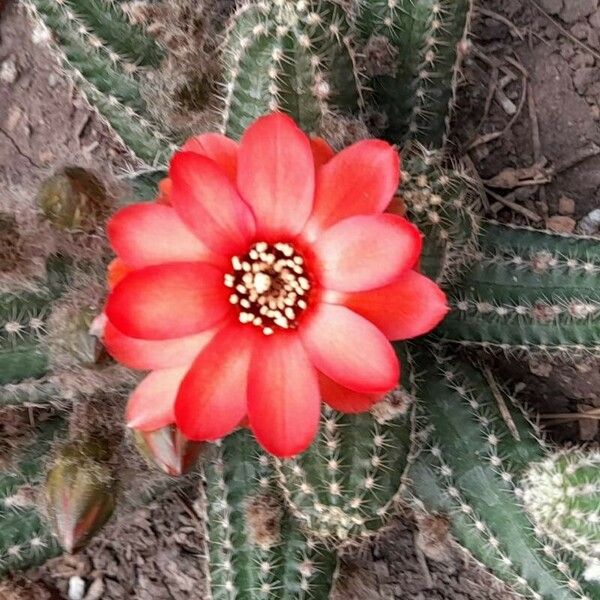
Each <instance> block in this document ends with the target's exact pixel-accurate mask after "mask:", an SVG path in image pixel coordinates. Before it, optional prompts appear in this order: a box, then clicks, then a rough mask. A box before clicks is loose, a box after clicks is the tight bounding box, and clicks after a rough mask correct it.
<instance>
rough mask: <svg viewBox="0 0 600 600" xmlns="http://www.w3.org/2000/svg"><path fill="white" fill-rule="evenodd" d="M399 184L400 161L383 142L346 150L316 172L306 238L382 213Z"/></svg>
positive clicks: (360, 143) (369, 141)
mask: <svg viewBox="0 0 600 600" xmlns="http://www.w3.org/2000/svg"><path fill="white" fill-rule="evenodd" d="M399 180H400V158H399V156H398V153H397V152H396V150H394V148H393V147H392V146H390V145H389V144H387V143H386V142H382V141H381V140H363V141H360V142H356V143H355V144H352V146H349V147H348V148H345V149H344V150H342V151H341V152H339V153H338V154H336V155H335V156H334V157H333V158H332V159H331V160H330V161H329V162H328V163H327V164H326V165H324V166H323V167H322V168H321V169H319V171H318V172H317V181H316V188H315V205H314V209H313V213H312V215H311V217H310V219H309V221H308V223H307V225H306V232H307V234H308V236H309V237H310V238H314V237H315V236H316V234H317V233H318V231H320V230H323V229H326V228H328V227H331V226H332V225H334V224H335V223H337V222H338V221H341V220H342V219H346V218H348V217H352V216H354V215H366V214H372V213H380V212H383V210H384V209H385V207H386V206H387V205H388V204H389V202H390V200H391V199H392V196H393V195H394V194H395V193H396V189H397V188H398V183H399Z"/></svg>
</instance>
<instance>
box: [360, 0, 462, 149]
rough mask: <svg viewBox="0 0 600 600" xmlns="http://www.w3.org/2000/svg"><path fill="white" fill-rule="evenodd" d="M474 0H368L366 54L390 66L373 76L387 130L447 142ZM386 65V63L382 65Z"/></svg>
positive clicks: (363, 12) (393, 135)
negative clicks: (386, 61) (461, 46)
mask: <svg viewBox="0 0 600 600" xmlns="http://www.w3.org/2000/svg"><path fill="white" fill-rule="evenodd" d="M471 4H472V0H364V1H362V2H361V3H360V14H359V29H360V31H361V34H362V37H363V39H364V40H365V43H366V48H367V57H368V58H369V54H373V56H372V57H370V60H371V61H373V62H376V63H380V62H381V60H382V59H381V54H383V55H384V57H385V55H386V54H387V55H389V58H388V61H389V62H390V64H389V65H387V69H384V70H383V72H376V73H374V74H372V75H373V77H372V81H371V85H372V87H373V90H374V91H373V96H374V98H373V101H374V104H375V106H376V110H378V111H380V112H381V113H382V114H383V117H384V121H385V122H386V127H385V136H386V137H388V138H389V139H392V140H394V141H395V142H399V143H406V142H407V141H409V140H416V141H419V142H421V143H423V144H425V145H426V146H428V147H433V148H439V147H442V146H443V145H444V143H445V140H446V135H447V132H448V128H449V123H450V115H451V111H450V109H451V107H452V104H453V102H454V96H455V92H456V86H457V82H458V69H459V66H460V60H461V58H462V54H461V53H462V52H464V51H465V49H464V48H460V45H461V42H462V45H463V46H464V45H465V42H466V34H467V30H468V25H469V20H470V12H471ZM380 68H381V67H380Z"/></svg>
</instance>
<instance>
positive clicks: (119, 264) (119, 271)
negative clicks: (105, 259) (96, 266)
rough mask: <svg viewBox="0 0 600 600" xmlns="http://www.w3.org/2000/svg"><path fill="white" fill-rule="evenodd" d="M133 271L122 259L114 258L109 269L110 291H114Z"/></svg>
mask: <svg viewBox="0 0 600 600" xmlns="http://www.w3.org/2000/svg"><path fill="white" fill-rule="evenodd" d="M132 271H133V269H132V268H131V267H128V266H127V265H126V264H125V263H124V262H123V261H122V260H121V259H120V258H114V259H113V260H111V261H110V263H109V265H108V268H107V276H106V278H107V282H108V289H109V290H112V289H114V287H115V286H116V285H117V283H119V282H120V281H121V280H122V279H124V278H125V276H126V275H129V273H131V272H132Z"/></svg>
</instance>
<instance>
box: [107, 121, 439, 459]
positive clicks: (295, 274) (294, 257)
mask: <svg viewBox="0 0 600 600" xmlns="http://www.w3.org/2000/svg"><path fill="white" fill-rule="evenodd" d="M399 177H400V164H399V158H398V155H397V153H396V152H395V151H394V149H393V148H392V147H391V146H390V145H388V144H387V143H385V142H382V141H379V140H364V141H361V142H358V143H356V144H354V145H352V146H350V147H349V148H346V149H345V150H343V151H342V152H340V153H338V154H336V155H334V153H333V151H332V150H331V148H329V146H328V145H327V144H325V142H323V140H312V141H311V140H309V138H308V137H307V136H306V135H305V134H304V133H302V131H301V130H300V129H299V128H298V127H297V126H296V125H295V123H294V122H293V121H292V120H291V119H290V118H289V117H287V116H284V115H282V114H272V115H269V116H266V117H263V118H260V119H258V120H257V121H256V122H255V123H254V124H252V125H251V126H250V127H249V128H248V130H247V131H246V132H245V134H244V136H243V138H242V140H241V142H240V143H239V144H237V143H236V142H234V141H232V140H230V139H228V138H226V137H224V136H221V135H217V134H207V135H201V136H199V137H197V138H194V139H192V140H190V141H189V142H188V143H187V144H186V145H185V146H184V147H183V149H182V151H181V152H178V153H176V154H175V156H174V157H173V159H172V161H171V166H170V171H169V180H167V181H165V182H164V183H163V185H161V190H160V197H159V202H157V203H151V204H136V205H133V206H129V207H127V208H124V209H122V210H121V211H119V212H118V213H117V214H116V215H115V216H114V217H113V218H112V220H111V221H110V223H109V227H108V235H109V239H110V243H111V245H112V247H113V249H114V250H115V252H116V253H117V255H118V259H117V260H116V261H115V262H114V263H113V265H112V266H111V269H110V279H111V282H112V285H113V286H114V287H113V289H112V291H111V293H110V295H109V298H108V301H107V306H106V314H107V316H108V323H107V326H106V330H105V342H106V345H107V348H108V350H109V352H110V353H111V354H112V355H113V356H114V357H115V358H116V359H117V360H118V361H120V362H122V363H124V364H125V365H127V366H129V367H132V368H136V369H143V370H150V371H151V373H150V374H149V375H148V376H147V377H146V378H145V379H144V380H143V381H142V383H141V384H140V385H139V386H138V388H137V389H136V390H135V391H134V392H133V395H132V396H131V398H130V400H129V404H128V407H127V421H128V425H129V426H130V427H134V428H136V429H140V430H144V431H149V430H154V429H158V428H160V427H162V426H165V425H167V424H170V423H173V422H175V423H176V424H177V426H178V427H179V429H180V430H181V431H182V432H183V434H185V436H187V437H188V438H189V439H192V440H198V441H200V440H215V439H218V438H221V437H223V436H225V435H227V434H228V433H230V432H231V431H232V430H233V429H235V428H236V427H238V426H239V425H240V424H241V423H242V422H246V421H245V420H246V418H247V422H248V423H249V426H250V428H251V429H252V431H253V432H254V434H255V436H256V438H257V440H258V441H259V443H260V444H261V445H262V446H263V447H264V448H265V449H266V450H267V451H269V452H271V453H273V454H276V455H278V456H291V455H294V454H296V453H298V452H301V451H303V450H304V449H306V448H307V446H308V445H309V444H310V443H311V441H312V440H313V438H314V436H315V434H316V431H317V427H318V423H319V413H320V403H321V399H323V400H324V401H325V402H327V403H328V404H329V405H330V406H332V407H333V408H335V409H337V410H340V411H344V412H362V411H366V410H368V409H369V408H370V407H371V406H372V404H373V403H374V402H376V401H377V400H379V399H380V398H381V396H382V395H383V394H385V393H386V392H388V391H389V390H390V389H392V388H393V387H394V386H395V385H396V383H397V381H398V377H399V364H398V359H397V357H396V355H395V353H394V350H393V348H392V346H391V344H390V342H389V341H388V340H398V339H406V338H411V337H414V336H417V335H421V334H424V333H426V332H428V331H430V330H431V329H432V328H434V327H435V326H436V325H437V324H438V323H439V322H440V320H441V319H442V318H443V317H444V315H445V314H446V311H447V306H446V298H445V296H444V294H443V292H442V291H441V290H440V289H439V288H438V287H437V285H436V284H435V283H434V282H432V281H431V280H429V279H428V278H427V277H425V276H423V275H421V274H420V273H418V272H417V271H416V270H415V267H416V264H417V262H418V259H419V255H420V252H421V234H420V233H419V231H418V230H417V228H416V227H415V226H414V225H412V224H411V223H409V222H408V221H407V220H406V219H405V218H403V217H401V216H398V215H394V214H384V212H383V211H384V210H385V209H386V207H387V205H388V204H389V202H390V200H391V199H392V197H393V196H394V194H395V192H396V189H397V186H398V182H399Z"/></svg>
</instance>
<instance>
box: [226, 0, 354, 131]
mask: <svg viewBox="0 0 600 600" xmlns="http://www.w3.org/2000/svg"><path fill="white" fill-rule="evenodd" d="M224 63H225V75H226V79H227V84H226V86H225V98H224V109H223V123H224V130H225V132H226V133H227V134H228V135H229V136H230V137H233V138H239V137H240V136H241V134H242V133H243V131H244V130H245V129H246V127H247V126H248V125H249V124H250V123H251V122H252V121H253V120H255V119H256V118H258V117H259V116H261V115H263V114H265V113H267V112H269V111H273V110H283V111H285V112H288V113H289V114H291V115H292V116H293V117H294V119H295V120H296V121H297V122H298V124H299V125H300V126H301V127H303V128H304V129H305V130H307V131H315V130H317V129H318V125H319V123H320V120H321V118H322V117H323V116H324V115H326V114H328V113H329V111H330V110H331V109H330V102H335V104H336V105H337V106H338V108H340V109H344V108H345V109H348V110H349V111H352V110H355V109H356V108H357V106H358V102H359V97H360V81H359V74H358V72H357V70H356V60H355V57H354V50H353V48H352V42H351V38H350V31H349V25H348V23H347V19H346V16H345V15H344V11H343V10H341V8H340V7H338V6H336V5H335V4H334V3H323V2H315V1H309V2H302V3H300V2H299V3H296V4H293V3H291V2H283V1H276V2H271V3H269V2H264V1H259V2H247V3H246V4H244V5H242V6H241V7H240V8H239V9H238V11H237V12H236V14H235V15H234V16H233V18H232V22H231V25H230V27H229V28H228V30H227V33H226V43H225V46H224Z"/></svg>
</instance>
